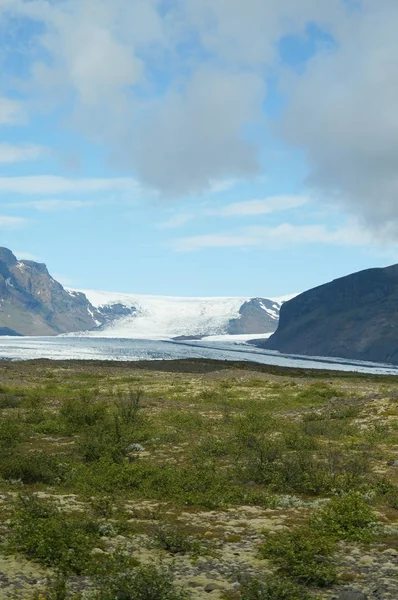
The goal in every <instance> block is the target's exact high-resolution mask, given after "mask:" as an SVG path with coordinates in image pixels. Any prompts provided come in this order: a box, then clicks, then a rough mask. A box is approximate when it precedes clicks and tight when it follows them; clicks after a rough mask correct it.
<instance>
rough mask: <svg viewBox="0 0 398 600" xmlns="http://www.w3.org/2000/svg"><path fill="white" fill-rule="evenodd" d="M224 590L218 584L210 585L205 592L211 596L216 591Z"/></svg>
mask: <svg viewBox="0 0 398 600" xmlns="http://www.w3.org/2000/svg"><path fill="white" fill-rule="evenodd" d="M222 589H223V588H222V587H221V585H218V584H217V583H208V584H207V585H206V587H205V592H206V593H207V594H210V593H211V592H214V591H215V590H222Z"/></svg>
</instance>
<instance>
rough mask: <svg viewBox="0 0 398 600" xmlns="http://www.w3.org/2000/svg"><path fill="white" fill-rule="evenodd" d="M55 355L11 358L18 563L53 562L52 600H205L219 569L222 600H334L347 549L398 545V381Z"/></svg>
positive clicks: (0, 541)
mask: <svg viewBox="0 0 398 600" xmlns="http://www.w3.org/2000/svg"><path fill="white" fill-rule="evenodd" d="M44 362H45V364H44V363H41V362H39V363H35V362H32V363H12V364H7V365H0V375H1V376H2V378H3V379H2V385H1V386H0V499H1V498H3V497H4V498H5V501H4V502H3V503H1V502H0V561H1V560H2V558H1V557H2V556H3V557H4V560H6V561H8V560H15V561H22V560H27V561H28V564H29V565H31V568H32V569H35V568H38V569H41V568H45V569H48V570H49V576H50V580H49V584H48V586H47V589H45V588H43V586H42V587H41V588H40V585H41V584H40V583H37V585H36V588H38V589H37V590H36V592H37V594H41V598H42V600H62V598H64V597H65V598H67V597H69V598H76V599H78V598H79V594H80V595H81V594H82V593H83V592H84V593H86V591H87V594H89V593H91V594H92V598H93V600H114V598H116V597H117V598H121V599H125V600H129V599H130V598H131V599H133V598H134V599H136V600H140V599H141V598H142V600H152V599H153V600H180V599H182V598H185V597H188V596H189V595H190V593H191V591H192V589H193V590H194V591H195V590H196V591H195V593H194V597H195V598H201V597H203V598H205V597H207V593H206V592H205V591H204V588H205V584H206V581H207V579H206V577H207V578H208V580H209V581H210V582H211V581H212V577H213V576H212V575H211V573H212V572H213V575H214V572H215V570H216V571H217V569H218V571H217V573H218V575H217V577H216V580H217V581H219V580H220V578H221V581H222V586H221V588H222V589H221V588H220V589H221V591H217V589H216V591H214V592H212V593H211V595H212V596H213V595H214V597H217V594H218V597H220V598H221V595H222V594H224V595H225V597H226V598H231V599H232V600H235V599H237V600H239V599H240V600H307V598H314V597H318V598H322V594H324V593H325V594H329V596H330V593H329V590H330V587H331V586H335V588H333V589H339V586H340V585H343V583H342V581H343V579H344V569H341V568H340V566H339V560H340V557H341V556H342V555H343V554H344V552H345V545H350V544H355V545H357V546H358V547H359V548H360V551H361V552H363V553H364V554H366V553H369V552H372V551H373V550H372V549H374V551H376V550H378V551H379V550H380V549H383V548H384V547H385V544H386V543H387V542H386V541H383V540H389V541H388V543H389V544H393V545H394V547H395V545H396V546H397V547H398V533H397V540H396V542H393V541H391V540H393V538H394V535H395V534H394V531H395V530H394V527H395V523H397V524H398V492H397V489H398V470H397V469H396V468H395V467H394V466H393V465H394V460H398V450H397V446H398V437H397V431H398V411H396V398H395V396H394V390H396V389H398V380H396V379H394V378H391V377H388V378H385V379H381V378H380V377H372V376H362V375H353V374H338V373H323V374H322V373H318V372H310V371H308V370H306V371H298V370H283V369H279V368H273V367H270V368H265V367H264V368H263V367H260V366H258V365H257V366H251V365H246V364H245V365H231V364H229V365H224V364H223V363H213V362H212V361H187V362H180V363H179V364H178V365H177V364H175V363H173V364H165V363H161V364H160V363H156V364H155V363H150V364H139V365H136V364H131V365H128V364H127V363H121V364H118V363H117V364H102V363H101V364H97V363H92V362H87V363H80V362H73V361H72V362H67V363H47V362H46V361H44ZM382 386H384V388H383V387H382ZM263 522H265V523H268V525H267V526H269V527H270V529H269V530H267V531H266V532H265V533H264V532H262V530H263V525H262V523H263ZM275 523H276V524H277V528H276V529H274V528H273V527H272V525H273V524H275ZM281 523H284V525H283V526H281V528H278V527H279V525H280V524H281ZM383 527H384V528H385V527H387V529H386V532H387V533H386V532H384V533H383V531H384V530H383ZM388 527H389V528H390V529H388ZM397 531H398V529H397ZM259 537H261V539H262V542H261V544H260V546H259V541H258V540H259ZM394 539H395V538H394ZM210 542H211V552H208V549H207V548H208V546H207V544H208V543H210ZM383 544H384V546H383ZM347 547H348V546H347ZM7 557H8V558H7ZM259 557H260V558H259ZM206 561H207V562H206ZM211 561H213V563H212V562H211ZM214 561H215V562H214ZM217 561H218V562H217ZM234 561H235V562H234ZM235 563H236V564H235ZM7 564H8V563H7ZM203 564H208V565H210V566H208V567H206V569H207V570H206V569H204V567H203V568H202V567H201V566H200V565H203ZM234 564H235V567H234V566H233V565H234ZM35 565H37V567H36V566H35ZM217 565H218V566H217ZM231 565H232V566H231ZM236 565H238V566H236ZM253 565H254V566H253ZM3 568H5V567H3V566H0V570H2V569H3ZM246 571H248V573H246ZM269 571H271V573H270V572H269ZM238 572H240V573H241V575H240V576H239V577H238ZM13 573H14V572H13ZM242 573H243V574H242ZM245 573H246V574H245ZM193 574H194V575H193ZM195 574H196V575H195ZM214 576H215V575H214ZM346 576H347V574H346ZM375 576H376V575H375ZM377 576H380V575H379V574H378V575H377ZM12 577H14V575H13V576H12ZM12 577H10V580H11V579H12ZM195 577H196V579H197V581H196V579H195ZM76 578H78V580H79V585H78V586H77V587H76V585H77V584H76V581H77V579H76ZM190 578H191V579H192V578H193V581H191V584H192V586H193V587H192V586H191V587H190V584H189V582H190ZM36 579H37V581H42V580H41V579H40V578H39V577H37V578H36ZM152 583H153V585H152ZM234 584H236V585H235V587H234ZM151 585H152V587H151ZM196 585H198V586H199V587H197V588H196V587H195V586H196ZM32 586H33V587H32V590H31V594H30V592H29V593H27V594H25V596H22V597H24V598H25V597H26V598H27V599H28V598H29V597H32V594H33V593H35V592H34V589H33V588H34V587H35V585H33V584H32ZM200 586H201V587H200ZM145 587H146V588H147V591H145ZM148 590H149V591H148ZM222 590H224V591H222ZM18 593H19V592H18ZM29 594H30V596H29ZM148 594H149V595H148ZM79 600H80V599H79Z"/></svg>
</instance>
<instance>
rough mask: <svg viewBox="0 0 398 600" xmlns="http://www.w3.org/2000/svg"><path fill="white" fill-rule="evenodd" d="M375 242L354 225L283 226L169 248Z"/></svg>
mask: <svg viewBox="0 0 398 600" xmlns="http://www.w3.org/2000/svg"><path fill="white" fill-rule="evenodd" d="M374 241H375V240H374V238H373V236H372V235H371V234H370V233H369V232H367V231H365V230H363V229H361V228H360V227H359V226H358V225H357V224H350V225H348V226H346V227H343V228H340V229H330V228H328V227H326V226H325V225H293V224H291V223H283V224H281V225H278V226H276V227H268V226H254V227H245V228H242V229H240V230H238V231H233V232H226V233H216V234H210V235H198V236H192V237H185V238H180V239H176V240H174V242H173V244H172V248H173V249H174V250H176V251H177V252H194V251H198V250H203V249H206V248H243V249H244V248H250V247H254V246H262V247H266V248H272V249H278V248H284V247H289V246H290V247H291V246H293V245H303V244H327V245H336V246H366V245H368V244H371V243H374Z"/></svg>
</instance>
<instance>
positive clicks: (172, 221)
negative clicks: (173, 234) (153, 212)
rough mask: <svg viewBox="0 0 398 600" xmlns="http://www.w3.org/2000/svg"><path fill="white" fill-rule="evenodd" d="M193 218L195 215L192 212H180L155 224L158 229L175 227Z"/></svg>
mask: <svg viewBox="0 0 398 600" xmlns="http://www.w3.org/2000/svg"><path fill="white" fill-rule="evenodd" d="M194 218H195V215H194V214H192V213H191V214H189V213H180V214H177V215H173V216H171V217H170V218H169V219H167V220H166V221H163V223H159V224H158V225H157V228H158V229H177V228H178V227H182V226H183V225H186V223H188V222H189V221H192V220H193V219H194Z"/></svg>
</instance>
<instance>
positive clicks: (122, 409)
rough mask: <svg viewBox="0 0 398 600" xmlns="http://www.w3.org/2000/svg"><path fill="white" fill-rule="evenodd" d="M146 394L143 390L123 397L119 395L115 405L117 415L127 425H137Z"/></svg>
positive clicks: (131, 391)
mask: <svg viewBox="0 0 398 600" xmlns="http://www.w3.org/2000/svg"><path fill="white" fill-rule="evenodd" d="M143 397H144V392H143V391H142V390H137V391H133V390H130V392H129V393H128V394H127V395H125V396H123V395H119V397H118V400H117V401H116V403H115V407H116V410H117V414H118V415H119V417H120V419H121V420H122V422H123V423H124V424H125V425H134V424H135V423H137V418H138V413H139V411H140V409H141V406H142V400H143Z"/></svg>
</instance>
